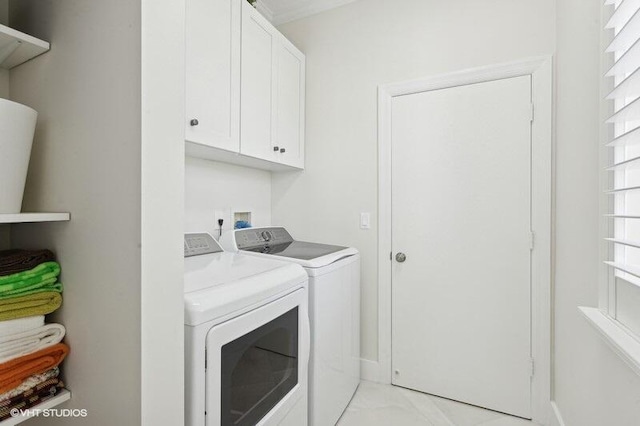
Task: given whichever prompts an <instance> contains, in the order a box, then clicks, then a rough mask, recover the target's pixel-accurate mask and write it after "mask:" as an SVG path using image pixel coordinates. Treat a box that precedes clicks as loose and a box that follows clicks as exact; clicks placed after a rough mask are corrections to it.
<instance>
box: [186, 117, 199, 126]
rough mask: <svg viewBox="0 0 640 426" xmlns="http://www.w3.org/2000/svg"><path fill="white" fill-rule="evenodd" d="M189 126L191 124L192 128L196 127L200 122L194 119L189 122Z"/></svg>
mask: <svg viewBox="0 0 640 426" xmlns="http://www.w3.org/2000/svg"><path fill="white" fill-rule="evenodd" d="M189 124H191V125H192V126H197V125H198V124H200V122H199V121H198V119H197V118H194V119H192V120H191V121H190V122H189Z"/></svg>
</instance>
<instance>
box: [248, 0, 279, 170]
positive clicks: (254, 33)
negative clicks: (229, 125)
mask: <svg viewBox="0 0 640 426" xmlns="http://www.w3.org/2000/svg"><path fill="white" fill-rule="evenodd" d="M276 45H277V37H276V34H275V32H274V30H273V26H272V25H271V24H270V23H269V21H267V20H266V19H265V18H264V17H263V16H262V15H261V14H260V13H258V11H257V10H256V9H254V8H253V7H252V6H251V5H250V4H249V3H248V2H246V1H244V0H243V1H242V74H241V75H242V78H241V81H242V83H241V84H242V97H241V102H240V111H241V113H240V117H241V125H240V128H241V132H240V134H241V142H240V153H242V154H244V155H250V156H252V157H256V158H264V159H271V157H272V152H273V151H272V148H271V146H272V144H271V142H272V139H273V133H274V122H273V117H272V110H273V109H274V106H275V102H274V101H275V96H274V93H273V85H274V78H275V63H274V59H275V57H274V52H275V48H276Z"/></svg>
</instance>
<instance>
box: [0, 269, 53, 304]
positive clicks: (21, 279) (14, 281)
mask: <svg viewBox="0 0 640 426" xmlns="http://www.w3.org/2000/svg"><path fill="white" fill-rule="evenodd" d="M58 275H60V265H58V263H57V262H45V263H41V264H40V265H38V266H36V267H35V268H32V269H29V270H28V271H24V272H18V273H16V274H11V275H5V276H2V277H0V299H4V298H7V297H14V296H24V295H27V294H32V293H34V292H37V291H45V290H48V291H62V285H61V284H59V283H58V284H56V281H57V280H58Z"/></svg>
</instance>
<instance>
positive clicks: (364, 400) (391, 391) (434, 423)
mask: <svg viewBox="0 0 640 426" xmlns="http://www.w3.org/2000/svg"><path fill="white" fill-rule="evenodd" d="M536 425H537V424H536V423H533V422H531V421H529V420H523V419H521V418H518V417H512V416H508V415H506V414H503V413H498V412H495V411H491V410H485V409H482V408H478V407H475V406H473V405H467V404H463V403H460V402H456V401H451V400H449V399H444V398H439V397H437V396H433V395H427V394H424V393H420V392H415V391H412V390H408V389H404V388H400V387H397V386H391V385H381V384H377V383H371V382H362V383H360V387H359V388H358V391H357V392H356V394H355V395H354V397H353V399H352V400H351V403H350V404H349V407H348V408H347V410H346V411H345V412H344V414H343V415H342V417H341V418H340V421H338V426H536Z"/></svg>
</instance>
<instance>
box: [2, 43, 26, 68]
mask: <svg viewBox="0 0 640 426" xmlns="http://www.w3.org/2000/svg"><path fill="white" fill-rule="evenodd" d="M21 45H22V42H21V41H20V40H12V41H11V42H10V43H8V44H7V45H6V46H4V47H3V48H2V49H1V50H0V64H2V63H4V61H6V60H7V59H9V56H11V55H13V52H15V51H16V50H17V49H18V47H20V46H21Z"/></svg>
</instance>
